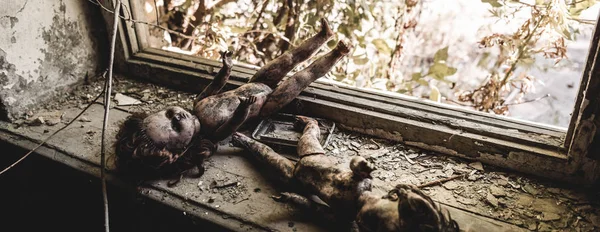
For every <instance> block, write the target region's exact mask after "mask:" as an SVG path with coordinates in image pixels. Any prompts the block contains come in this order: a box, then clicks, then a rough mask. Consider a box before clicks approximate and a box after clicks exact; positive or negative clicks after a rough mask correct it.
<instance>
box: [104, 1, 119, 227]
mask: <svg viewBox="0 0 600 232" xmlns="http://www.w3.org/2000/svg"><path fill="white" fill-rule="evenodd" d="M114 8H115V11H114V12H115V13H113V14H114V17H113V31H112V40H111V44H110V59H109V61H108V76H107V77H106V79H105V82H104V83H105V84H104V120H103V121H102V141H101V145H100V146H101V149H100V179H101V180H102V200H103V202H104V231H106V232H109V231H110V227H109V217H108V193H107V191H106V139H105V138H106V128H107V126H108V114H109V112H110V97H111V95H110V93H111V92H112V77H113V63H114V60H115V45H116V41H117V31H118V29H119V27H118V26H119V16H120V9H121V0H117V1H116V2H115V6H114Z"/></svg>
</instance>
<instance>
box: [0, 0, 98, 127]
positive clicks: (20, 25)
mask: <svg viewBox="0 0 600 232" xmlns="http://www.w3.org/2000/svg"><path fill="white" fill-rule="evenodd" d="M0 5H1V6H2V7H0V117H2V118H3V119H8V120H14V119H17V118H19V117H21V116H23V114H25V113H27V112H28V111H29V110H31V108H33V107H34V106H36V105H40V104H43V103H44V102H45V101H48V100H49V99H51V98H52V97H53V96H54V93H56V92H57V91H59V90H63V89H65V88H68V87H69V86H72V85H74V84H76V83H80V82H82V81H83V80H84V78H85V76H86V73H89V75H90V76H92V75H94V73H96V72H97V68H98V66H102V60H103V57H101V56H99V53H100V52H99V50H100V49H105V46H103V45H102V43H104V42H105V41H106V38H102V36H101V35H102V32H104V33H105V32H106V29H105V26H104V25H98V23H99V22H101V23H103V21H102V17H101V14H100V12H99V10H98V9H97V8H96V7H95V6H94V5H92V4H90V3H89V2H88V1H82V0H60V1H56V0H53V1H48V0H23V1H13V0H0ZM99 28H101V30H99Z"/></svg>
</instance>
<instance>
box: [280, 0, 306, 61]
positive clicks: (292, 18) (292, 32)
mask: <svg viewBox="0 0 600 232" xmlns="http://www.w3.org/2000/svg"><path fill="white" fill-rule="evenodd" d="M287 6H288V15H287V22H286V24H285V33H284V37H286V38H287V39H288V40H289V42H287V41H281V42H280V43H279V48H280V54H282V53H284V52H286V51H287V50H288V49H289V48H290V47H291V46H292V43H294V39H295V37H296V24H297V22H298V17H299V14H298V11H300V7H301V6H302V3H301V2H296V4H294V0H287Z"/></svg>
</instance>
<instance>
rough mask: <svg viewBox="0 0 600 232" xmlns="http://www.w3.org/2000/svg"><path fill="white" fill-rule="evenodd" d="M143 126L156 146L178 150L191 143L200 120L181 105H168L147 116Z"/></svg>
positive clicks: (198, 129) (198, 127)
mask: <svg viewBox="0 0 600 232" xmlns="http://www.w3.org/2000/svg"><path fill="white" fill-rule="evenodd" d="M142 128H143V129H144V130H145V131H146V135H147V136H148V138H149V139H150V140H152V142H154V144H156V146H158V147H164V148H166V149H168V150H177V149H183V148H185V147H186V146H187V145H188V144H190V142H191V141H192V138H193V137H194V135H195V134H196V133H198V132H199V131H200V122H199V121H198V118H196V117H195V116H194V115H192V114H190V113H189V112H187V111H185V110H184V109H182V108H181V107H168V108H166V109H164V110H161V111H158V112H156V113H154V114H151V115H149V116H148V117H146V118H145V119H144V121H143V123H142Z"/></svg>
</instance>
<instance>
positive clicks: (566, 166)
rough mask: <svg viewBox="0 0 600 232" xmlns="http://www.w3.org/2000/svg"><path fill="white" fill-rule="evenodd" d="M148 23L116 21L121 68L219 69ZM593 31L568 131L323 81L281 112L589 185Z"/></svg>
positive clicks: (594, 100)
mask: <svg viewBox="0 0 600 232" xmlns="http://www.w3.org/2000/svg"><path fill="white" fill-rule="evenodd" d="M114 1H115V0H111V1H109V2H110V3H114ZM122 2H123V3H124V4H125V6H126V7H125V9H129V11H130V12H131V17H133V18H134V19H139V18H141V17H140V15H141V12H142V11H140V9H142V6H141V5H140V4H141V2H140V1H138V0H122ZM104 14H105V20H106V21H107V22H108V23H107V25H112V23H111V22H112V16H110V14H109V13H107V12H104ZM123 15H125V16H129V13H124V14H123ZM148 27H149V26H148V25H146V24H141V23H135V22H132V21H131V20H123V19H121V20H120V23H119V35H118V41H117V50H116V55H115V58H116V64H115V65H116V66H117V71H118V72H121V73H123V74H126V75H128V76H131V77H133V78H139V79H143V80H145V81H148V82H153V83H157V84H161V85H166V86H169V87H173V88H177V89H181V90H185V91H194V92H198V91H200V90H201V89H202V88H203V86H205V85H207V84H208V83H210V81H211V80H212V78H213V75H214V74H215V73H216V72H217V71H218V70H219V69H220V67H221V63H220V62H219V61H215V60H209V59H205V58H201V57H194V56H189V55H184V54H179V53H175V52H169V51H164V50H161V49H156V48H151V47H149V46H148V43H147V37H148ZM598 37H599V29H598V27H596V30H595V31H594V35H593V39H592V43H591V44H590V50H589V51H590V52H589V55H588V61H587V63H586V66H585V69H584V72H583V75H582V76H583V77H582V78H581V85H580V90H579V93H578V95H577V100H576V104H575V109H574V111H573V114H572V115H573V116H572V119H571V123H570V125H569V127H568V129H567V130H565V129H564V128H559V127H553V126H549V125H543V124H538V123H533V122H527V121H523V120H518V119H513V118H508V117H503V116H497V115H493V114H488V113H483V112H477V111H473V110H468V109H463V108H460V107H454V106H451V105H446V104H441V103H436V102H431V101H427V100H423V99H419V98H415V97H409V96H404V95H399V94H392V93H385V92H383V91H375V90H368V89H358V88H351V87H347V86H344V85H336V84H332V83H330V82H327V81H322V80H318V81H316V82H315V83H313V84H311V85H310V86H309V87H308V88H307V89H306V90H305V91H303V92H302V93H301V95H300V96H299V97H298V98H297V99H296V100H294V102H292V103H290V104H289V105H288V106H287V107H286V108H285V109H284V111H287V112H291V113H298V114H306V115H311V116H316V117H324V118H329V119H331V120H334V121H336V122H337V123H339V124H340V126H341V127H342V128H345V129H349V130H352V131H356V132H360V133H364V134H367V135H371V136H375V137H380V138H385V139H391V140H394V141H398V142H403V143H405V144H407V145H410V146H415V147H419V148H422V149H426V150H432V151H436V152H440V153H443V154H448V155H453V156H459V157H463V158H467V159H472V160H477V161H481V162H483V163H487V164H492V165H494V166H499V167H503V168H508V169H512V170H516V171H521V172H525V173H529V174H533V175H537V176H542V177H546V178H551V179H556V180H562V181H568V182H576V183H586V184H591V183H594V182H595V181H596V180H597V179H598V176H599V174H598V173H599V172H600V171H597V170H600V168H599V166H598V162H597V161H596V159H597V157H595V156H591V155H589V154H588V152H587V151H588V150H589V149H590V147H593V145H592V143H593V142H594V141H595V140H594V136H595V133H596V129H595V128H596V127H597V126H598V125H597V124H594V121H593V120H594V116H595V114H596V113H597V112H598V98H600V97H598V95H599V94H598V93H597V92H600V91H598V90H599V87H598V85H599V84H598V82H599V81H598V79H599V78H600V67H598V66H597V65H595V64H596V63H597V62H596V60H597V55H598V51H599V50H600V49H599V47H598V40H599V38H598ZM256 70H257V68H256V67H253V66H250V65H244V64H236V65H235V66H234V68H233V71H232V77H231V78H230V81H229V82H228V84H227V86H226V87H225V89H233V88H236V87H238V86H240V85H242V84H244V83H245V82H246V80H247V79H248V78H249V77H250V76H252V74H253V73H254V72H255V71H256ZM590 93H592V94H590ZM597 120H598V119H596V121H597ZM596 123H597V122H596ZM596 140H598V136H596ZM596 146H600V144H596ZM598 156H600V155H598Z"/></svg>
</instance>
